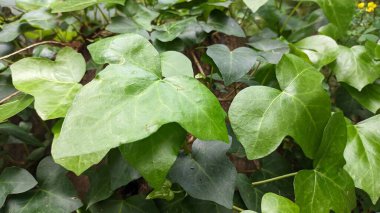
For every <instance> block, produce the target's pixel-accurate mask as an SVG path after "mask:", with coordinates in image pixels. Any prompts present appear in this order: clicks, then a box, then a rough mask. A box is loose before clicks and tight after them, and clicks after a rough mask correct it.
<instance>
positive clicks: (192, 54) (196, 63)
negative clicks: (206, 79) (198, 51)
mask: <svg viewBox="0 0 380 213" xmlns="http://www.w3.org/2000/svg"><path fill="white" fill-rule="evenodd" d="M190 53H191V56H192V57H193V59H194V62H195V65H197V68H198V70H199V72H201V73H202V74H203V76H206V74H205V72H204V71H203V68H202V66H201V64H200V63H199V61H198V58H197V56H195V54H194V52H193V51H190Z"/></svg>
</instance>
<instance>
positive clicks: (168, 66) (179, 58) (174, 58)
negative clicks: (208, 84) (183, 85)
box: [160, 51, 194, 77]
mask: <svg viewBox="0 0 380 213" xmlns="http://www.w3.org/2000/svg"><path fill="white" fill-rule="evenodd" d="M160 59H161V69H162V75H163V76H164V77H171V76H176V75H186V76H190V77H193V76H194V72H193V66H192V64H191V61H190V59H188V58H187V57H186V56H185V55H184V54H182V53H180V52H176V51H167V52H163V53H160Z"/></svg>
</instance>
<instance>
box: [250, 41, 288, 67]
mask: <svg viewBox="0 0 380 213" xmlns="http://www.w3.org/2000/svg"><path fill="white" fill-rule="evenodd" d="M248 45H249V46H251V47H253V48H255V49H257V50H260V52H258V55H259V56H261V57H262V58H263V59H264V61H265V62H268V63H270V64H278V62H279V61H280V60H281V58H282V56H283V55H284V54H285V53H288V52H289V45H288V44H287V43H285V42H283V41H279V40H274V39H262V40H259V41H253V42H251V43H248ZM258 60H260V58H258Z"/></svg>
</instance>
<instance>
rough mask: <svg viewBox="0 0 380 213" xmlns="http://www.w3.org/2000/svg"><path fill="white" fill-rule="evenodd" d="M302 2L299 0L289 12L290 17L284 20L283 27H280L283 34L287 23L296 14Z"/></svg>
mask: <svg viewBox="0 0 380 213" xmlns="http://www.w3.org/2000/svg"><path fill="white" fill-rule="evenodd" d="M301 4H302V1H299V2H298V3H297V4H296V6H295V7H294V8H293V10H292V11H291V12H290V13H289V15H288V17H286V19H285V21H284V24H282V27H281V29H280V34H282V32H283V31H284V29H285V27H286V25H287V24H288V22H289V19H290V17H292V16H293V15H294V13H295V12H296V11H297V10H298V8H299V7H300V6H301Z"/></svg>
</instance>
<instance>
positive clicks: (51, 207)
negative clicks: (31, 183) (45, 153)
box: [5, 157, 82, 213]
mask: <svg viewBox="0 0 380 213" xmlns="http://www.w3.org/2000/svg"><path fill="white" fill-rule="evenodd" d="M65 174H66V171H65V170H64V169H62V167H60V166H59V165H57V164H55V163H54V162H53V160H52V159H51V158H50V157H46V158H44V159H43V160H42V161H41V162H40V164H39V165H38V167H37V181H38V186H39V187H38V188H36V189H35V190H32V191H29V192H27V193H23V194H20V195H16V196H13V197H12V198H11V199H9V201H8V202H7V205H6V207H5V211H6V212H19V213H23V212H73V211H75V210H77V209H78V208H79V207H81V206H82V203H81V201H80V200H79V198H77V197H76V191H75V189H74V187H73V186H72V185H71V183H70V181H69V180H68V179H67V177H66V175H65ZM42 204H43V205H42Z"/></svg>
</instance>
